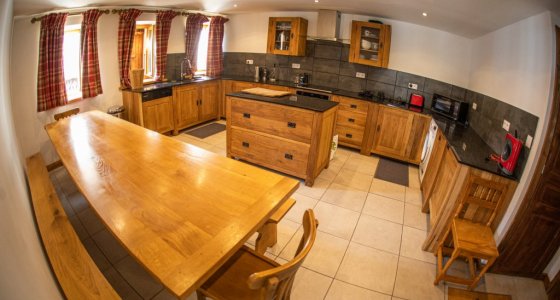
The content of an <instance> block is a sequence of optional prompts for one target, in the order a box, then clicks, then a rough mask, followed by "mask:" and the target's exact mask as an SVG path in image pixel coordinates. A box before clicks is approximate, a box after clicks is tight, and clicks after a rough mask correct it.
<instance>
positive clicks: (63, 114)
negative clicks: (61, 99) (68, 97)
mask: <svg viewBox="0 0 560 300" xmlns="http://www.w3.org/2000/svg"><path fill="white" fill-rule="evenodd" d="M79 113H80V108H74V109H71V110H67V111H64V112H61V113H58V114H55V115H54V120H55V121H56V122H58V120H60V119H64V118H68V117H70V116H73V115H77V114H79ZM59 167H62V162H61V161H60V160H57V161H55V162H53V163H51V164H49V165H47V170H48V171H49V172H50V171H52V170H54V169H57V168H59Z"/></svg>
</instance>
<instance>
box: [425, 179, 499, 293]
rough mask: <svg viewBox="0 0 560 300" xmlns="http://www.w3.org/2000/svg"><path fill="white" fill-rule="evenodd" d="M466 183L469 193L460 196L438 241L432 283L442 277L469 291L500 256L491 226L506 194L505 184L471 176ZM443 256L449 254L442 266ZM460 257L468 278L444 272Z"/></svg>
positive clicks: (436, 282)
mask: <svg viewBox="0 0 560 300" xmlns="http://www.w3.org/2000/svg"><path fill="white" fill-rule="evenodd" d="M467 184H468V189H467V190H468V193H466V194H465V196H464V197H462V201H461V203H460V204H459V207H458V209H457V212H456V213H455V216H454V218H453V220H452V221H451V225H450V228H449V229H448V231H447V233H446V234H445V236H444V238H443V239H442V240H441V241H440V242H439V244H438V248H437V274H436V279H435V281H434V285H437V284H438V283H439V282H440V281H441V280H445V281H448V282H453V283H458V284H464V285H467V286H468V288H469V290H472V289H473V288H474V287H475V286H476V285H477V283H478V282H479V281H480V278H482V276H484V274H485V273H486V271H488V268H490V266H492V264H493V263H494V261H495V260H496V258H498V256H499V253H498V248H497V247H496V241H494V233H493V232H492V228H491V227H490V226H491V224H492V222H493V221H494V218H495V217H496V213H497V211H498V209H499V208H500V205H501V203H502V201H503V198H504V197H505V192H506V186H505V185H503V184H500V183H499V182H493V181H490V180H485V179H483V178H480V177H475V176H473V175H470V177H469V179H468V181H467ZM450 235H451V237H450ZM446 245H447V246H446ZM444 256H450V258H449V260H448V261H447V263H446V264H445V265H443V257H444ZM459 257H461V258H466V260H467V262H468V265H469V273H470V278H461V277H457V276H451V275H448V274H447V271H448V270H449V268H450V267H451V265H452V264H453V262H454V261H456V260H457V258H459ZM479 266H482V267H481V268H479Z"/></svg>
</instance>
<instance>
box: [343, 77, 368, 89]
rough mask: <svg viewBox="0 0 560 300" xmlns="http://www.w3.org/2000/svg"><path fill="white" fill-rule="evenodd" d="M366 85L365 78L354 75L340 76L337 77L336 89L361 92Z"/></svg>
mask: <svg viewBox="0 0 560 300" xmlns="http://www.w3.org/2000/svg"><path fill="white" fill-rule="evenodd" d="M365 87H366V80H365V79H362V78H356V77H348V76H340V77H339V78H338V89H340V90H346V91H351V92H361V91H363V90H364V89H365Z"/></svg>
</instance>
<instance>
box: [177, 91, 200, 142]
mask: <svg viewBox="0 0 560 300" xmlns="http://www.w3.org/2000/svg"><path fill="white" fill-rule="evenodd" d="M199 99H200V98H199V95H198V86H197V85H195V84H192V85H185V86H181V87H176V88H175V89H174V90H173V107H174V114H175V117H174V121H175V134H176V133H177V131H179V130H181V129H183V128H187V127H189V126H190V125H191V124H195V123H197V122H198V101H199Z"/></svg>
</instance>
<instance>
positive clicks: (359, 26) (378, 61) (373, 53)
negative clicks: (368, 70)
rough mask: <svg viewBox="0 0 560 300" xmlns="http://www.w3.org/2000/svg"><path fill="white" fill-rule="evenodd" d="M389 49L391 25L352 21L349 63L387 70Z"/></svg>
mask: <svg viewBox="0 0 560 300" xmlns="http://www.w3.org/2000/svg"><path fill="white" fill-rule="evenodd" d="M390 49H391V25H384V24H377V23H370V22H359V21H352V37H351V39H350V56H349V58H348V60H349V61H350V62H353V63H358V64H364V65H370V66H374V67H382V68H387V66H388V65H389V50H390Z"/></svg>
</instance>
